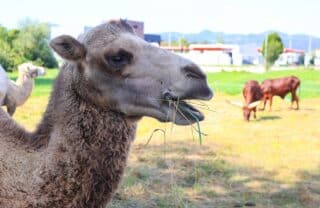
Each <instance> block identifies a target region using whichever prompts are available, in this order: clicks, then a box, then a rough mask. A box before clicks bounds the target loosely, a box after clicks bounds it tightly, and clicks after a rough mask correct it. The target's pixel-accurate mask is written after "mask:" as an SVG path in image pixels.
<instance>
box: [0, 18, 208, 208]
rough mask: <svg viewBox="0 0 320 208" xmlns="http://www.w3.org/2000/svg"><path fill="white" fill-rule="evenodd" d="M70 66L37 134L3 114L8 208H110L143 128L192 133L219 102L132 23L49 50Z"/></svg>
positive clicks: (3, 193) (0, 184) (192, 67)
mask: <svg viewBox="0 0 320 208" xmlns="http://www.w3.org/2000/svg"><path fill="white" fill-rule="evenodd" d="M50 46H51V47H52V48H53V50H54V51H55V52H56V53H57V54H58V55H60V56H61V57H62V58H63V59H64V60H65V63H64V64H63V66H62V67H61V70H60V72H59V74H58V77H57V78H56V81H55V84H54V88H53V91H52V93H51V96H50V99H49V103H48V106H47V108H46V111H45V113H44V115H43V118H42V120H41V121H40V123H39V125H38V126H37V128H36V130H35V131H33V132H28V131H26V130H25V129H24V128H23V127H21V126H20V125H19V124H17V123H16V122H15V121H14V120H13V119H12V118H11V117H10V116H9V115H8V114H7V113H6V112H5V111H3V110H2V109H0V127H1V128H0V207H2V208H21V207H28V208H35V207H37V208H45V207H46V208H49V207H65V208H71V207H72V208H91V207H92V208H104V207H105V206H106V205H107V204H108V203H109V202H110V200H111V198H112V196H113V194H114V193H115V191H116V190H117V187H118V185H119V182H120V181H121V178H122V175H123V173H124V170H125V167H126V163H127V158H128V154H129V151H130V146H131V144H132V142H133V140H134V138H135V133H136V128H137V123H138V121H139V120H140V119H141V118H142V117H144V116H148V117H153V118H155V119H158V120H159V121H161V122H173V123H175V124H177V125H190V124H192V123H195V122H197V121H201V120H203V119H204V115H203V114H202V113H201V112H200V111H198V110H197V109H196V108H194V107H193V106H191V105H189V104H188V103H187V101H186V100H188V99H199V100H210V99H211V98H212V96H213V93H212V91H211V89H210V88H209V87H208V83H207V81H206V75H205V74H204V73H203V72H202V71H201V70H200V68H199V67H198V66H197V65H196V64H194V63H192V62H191V61H189V60H187V59H184V58H183V57H180V56H178V55H175V54H173V53H171V52H169V51H166V50H164V49H161V48H158V47H155V46H152V45H151V44H149V43H147V42H145V41H144V40H142V39H140V38H139V37H138V36H137V35H135V33H134V31H133V29H132V28H131V27H130V26H129V24H128V23H127V22H126V21H124V20H117V21H115V20H114V21H110V22H108V23H104V24H101V25H98V26H96V27H94V28H92V29H91V30H89V31H87V32H85V33H84V34H82V35H80V36H79V37H78V39H75V38H73V37H71V36H69V35H62V36H58V37H56V38H54V39H53V40H51V42H50Z"/></svg>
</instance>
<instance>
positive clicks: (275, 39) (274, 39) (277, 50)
mask: <svg viewBox="0 0 320 208" xmlns="http://www.w3.org/2000/svg"><path fill="white" fill-rule="evenodd" d="M282 52H283V43H282V40H281V38H280V36H279V35H278V33H275V32H274V33H270V34H269V35H268V36H267V38H266V39H265V40H264V41H263V44H262V55H263V57H264V59H265V64H266V69H267V70H268V69H269V68H270V66H272V65H273V64H274V62H275V61H276V60H277V59H278V57H279V55H280V54H281V53H282Z"/></svg>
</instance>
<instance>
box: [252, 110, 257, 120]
mask: <svg viewBox="0 0 320 208" xmlns="http://www.w3.org/2000/svg"><path fill="white" fill-rule="evenodd" d="M256 112H257V108H253V117H254V119H257V115H256Z"/></svg>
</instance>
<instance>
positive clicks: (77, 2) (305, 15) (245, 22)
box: [0, 0, 320, 37]
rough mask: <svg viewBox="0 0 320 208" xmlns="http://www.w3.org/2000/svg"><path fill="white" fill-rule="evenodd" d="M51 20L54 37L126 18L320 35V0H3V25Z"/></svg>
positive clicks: (159, 24) (180, 26)
mask: <svg viewBox="0 0 320 208" xmlns="http://www.w3.org/2000/svg"><path fill="white" fill-rule="evenodd" d="M26 17H28V18H31V19H33V20H37V21H40V22H50V23H54V24H57V25H58V26H57V27H55V28H53V32H52V36H56V35H59V34H71V35H74V36H76V35H78V34H79V33H81V32H82V30H83V27H84V26H85V25H89V26H93V25H97V24H99V23H101V22H103V21H105V20H108V19H115V18H126V19H132V20H140V21H144V22H145V32H146V33H158V32H168V31H177V32H188V33H196V32H200V31H201V30H204V29H209V30H212V31H220V32H227V33H244V34H248V33H259V32H263V31H267V30H276V31H281V32H286V33H289V34H295V33H307V34H311V35H315V36H318V37H320V24H319V21H320V0H305V1H301V0H282V1H281V0H219V1H216V0H183V1H180V0H161V1H154V0H113V1H110V0H85V1H81V0H51V1H46V0H2V1H1V7H0V24H1V25H3V26H6V27H9V28H13V27H16V26H17V25H18V22H19V21H21V20H23V19H24V18H26Z"/></svg>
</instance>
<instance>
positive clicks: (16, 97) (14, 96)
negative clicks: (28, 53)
mask: <svg viewBox="0 0 320 208" xmlns="http://www.w3.org/2000/svg"><path fill="white" fill-rule="evenodd" d="M18 71H19V76H18V79H17V80H16V81H15V82H14V81H11V80H10V81H9V82H8V83H7V85H8V86H7V88H8V89H7V93H6V96H5V98H4V100H3V102H2V105H3V106H7V111H8V113H9V114H10V115H11V116H12V115H13V114H14V112H15V111H16V108H17V107H18V106H21V105H23V104H24V103H25V102H26V101H27V100H28V98H29V97H30V95H31V92H32V89H33V87H34V78H36V77H38V76H44V75H45V69H44V68H43V67H41V66H35V65H33V64H32V63H23V64H20V65H19V66H18Z"/></svg>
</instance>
